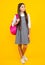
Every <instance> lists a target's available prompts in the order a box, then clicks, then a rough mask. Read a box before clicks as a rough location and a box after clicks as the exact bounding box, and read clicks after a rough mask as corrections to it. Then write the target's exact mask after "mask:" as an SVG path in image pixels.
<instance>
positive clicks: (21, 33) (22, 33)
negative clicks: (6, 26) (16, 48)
mask: <svg viewBox="0 0 45 65" xmlns="http://www.w3.org/2000/svg"><path fill="white" fill-rule="evenodd" d="M20 16H21V30H19V29H17V33H16V40H15V43H16V44H28V43H30V42H29V40H28V28H27V25H26V20H25V15H24V13H20ZM15 22H16V15H15V16H14V18H13V22H12V26H13V25H14V23H15ZM28 27H29V28H31V21H30V16H29V14H28Z"/></svg>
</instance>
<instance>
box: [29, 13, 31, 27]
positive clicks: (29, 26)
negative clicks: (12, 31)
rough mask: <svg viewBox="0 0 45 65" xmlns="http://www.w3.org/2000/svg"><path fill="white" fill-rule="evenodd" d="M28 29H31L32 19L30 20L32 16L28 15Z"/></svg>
mask: <svg viewBox="0 0 45 65" xmlns="http://www.w3.org/2000/svg"><path fill="white" fill-rule="evenodd" d="M28 27H29V28H31V19H30V15H29V14H28Z"/></svg>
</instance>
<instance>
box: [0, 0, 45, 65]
mask: <svg viewBox="0 0 45 65" xmlns="http://www.w3.org/2000/svg"><path fill="white" fill-rule="evenodd" d="M20 2H23V3H25V5H26V11H27V13H29V14H30V16H31V24H32V26H31V32H30V33H31V34H30V38H31V42H30V44H29V45H28V48H27V51H26V53H25V55H26V56H27V57H28V59H29V60H28V62H26V63H25V65H29V64H30V65H45V0H0V65H16V64H17V65H22V64H21V63H20V55H19V52H18V48H17V45H16V44H15V43H14V42H15V36H13V35H11V33H10V29H9V27H10V24H11V21H12V19H13V17H14V14H15V13H17V5H18V3H20Z"/></svg>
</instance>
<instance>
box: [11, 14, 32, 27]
mask: <svg viewBox="0 0 45 65" xmlns="http://www.w3.org/2000/svg"><path fill="white" fill-rule="evenodd" d="M20 16H24V13H20ZM15 22H16V15H14V18H13V21H12V26H14V23H15ZM28 27H29V28H31V20H30V15H29V14H28Z"/></svg>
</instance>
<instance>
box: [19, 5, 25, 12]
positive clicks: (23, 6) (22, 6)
mask: <svg viewBox="0 0 45 65" xmlns="http://www.w3.org/2000/svg"><path fill="white" fill-rule="evenodd" d="M25 10H26V9H25V5H23V4H22V5H21V7H20V11H21V12H24V11H25Z"/></svg>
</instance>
